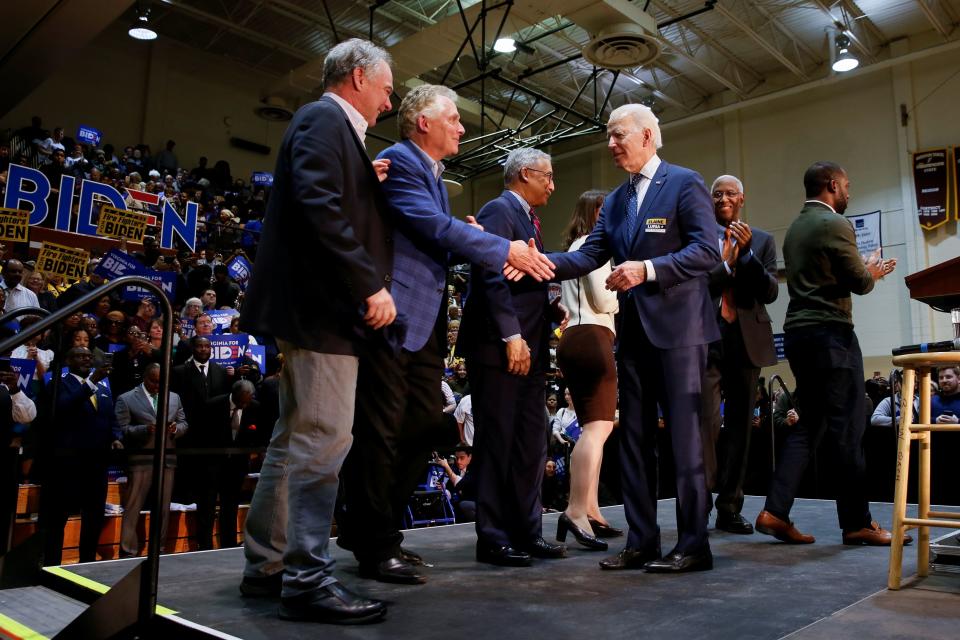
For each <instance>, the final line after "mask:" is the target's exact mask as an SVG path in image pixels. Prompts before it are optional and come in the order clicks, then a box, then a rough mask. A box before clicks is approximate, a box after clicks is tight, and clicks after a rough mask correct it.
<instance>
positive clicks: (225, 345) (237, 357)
mask: <svg viewBox="0 0 960 640" xmlns="http://www.w3.org/2000/svg"><path fill="white" fill-rule="evenodd" d="M249 340H250V336H248V335H247V334H245V333H231V334H229V335H225V336H210V362H216V363H217V364H219V365H221V366H224V367H237V366H240V361H241V360H243V354H244V353H245V352H246V350H247V342H249Z"/></svg>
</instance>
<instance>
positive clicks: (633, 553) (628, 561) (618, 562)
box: [600, 549, 660, 571]
mask: <svg viewBox="0 0 960 640" xmlns="http://www.w3.org/2000/svg"><path fill="white" fill-rule="evenodd" d="M659 557H660V549H656V550H654V551H640V550H638V549H624V550H623V551H621V552H620V553H618V554H617V555H615V556H610V557H609V558H604V559H603V560H601V561H600V568H601V569H605V570H607V571H621V570H623V569H632V570H636V569H643V565H645V564H646V563H647V562H649V561H651V560H656V559H657V558H659Z"/></svg>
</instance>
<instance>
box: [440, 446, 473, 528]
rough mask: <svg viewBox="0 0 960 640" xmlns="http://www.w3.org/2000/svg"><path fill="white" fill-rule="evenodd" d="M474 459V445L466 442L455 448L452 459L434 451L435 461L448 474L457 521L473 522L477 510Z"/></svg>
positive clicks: (448, 485)
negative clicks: (472, 469)
mask: <svg viewBox="0 0 960 640" xmlns="http://www.w3.org/2000/svg"><path fill="white" fill-rule="evenodd" d="M472 459H473V447H471V446H470V445H468V444H467V443H465V442H461V443H460V444H458V445H457V446H456V447H455V448H454V450H453V458H452V460H447V459H446V458H441V457H440V456H439V455H437V452H436V451H434V452H433V462H434V464H438V465H440V466H441V467H442V468H443V471H444V472H445V473H446V474H447V487H448V489H447V492H448V494H449V496H450V499H451V500H452V501H453V511H454V515H456V517H457V522H458V523H459V522H473V521H474V520H475V519H476V512H477V485H476V482H475V478H474V477H473V475H471V474H470V471H469V467H470V461H471V460H472Z"/></svg>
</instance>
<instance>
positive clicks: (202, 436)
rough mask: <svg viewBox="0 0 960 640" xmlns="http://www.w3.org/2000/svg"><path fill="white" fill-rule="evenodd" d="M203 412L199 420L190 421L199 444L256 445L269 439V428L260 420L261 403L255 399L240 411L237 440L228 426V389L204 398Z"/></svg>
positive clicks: (243, 455)
mask: <svg viewBox="0 0 960 640" xmlns="http://www.w3.org/2000/svg"><path fill="white" fill-rule="evenodd" d="M203 416H204V417H203V420H202V421H201V422H200V424H198V425H191V431H193V433H194V435H195V437H196V440H195V444H196V446H198V447H259V446H263V445H266V444H267V442H268V441H269V439H270V432H271V428H268V425H265V424H260V419H259V418H260V404H259V403H258V402H257V401H256V400H254V401H253V402H251V403H250V406H249V407H247V408H246V409H244V410H243V413H241V414H240V429H239V430H238V431H237V439H236V440H234V439H233V433H232V429H231V428H230V394H229V393H226V394H223V395H219V396H216V397H213V398H210V399H209V400H207V402H206V403H205V404H204V407H203ZM271 427H272V425H271ZM264 434H265V435H264ZM237 455H241V454H237ZM242 457H244V458H246V454H242Z"/></svg>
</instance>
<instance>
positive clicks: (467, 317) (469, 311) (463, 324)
mask: <svg viewBox="0 0 960 640" xmlns="http://www.w3.org/2000/svg"><path fill="white" fill-rule="evenodd" d="M477 222H479V223H480V224H481V225H483V228H484V230H486V231H488V232H490V233H493V234H496V235H498V236H500V237H503V238H506V239H507V240H523V241H527V240H529V239H530V238H534V237H536V230H535V229H534V227H533V223H531V222H530V217H529V216H528V215H527V212H526V211H524V209H523V205H521V204H520V201H519V200H517V198H516V197H515V196H514V195H513V194H512V193H510V192H509V191H504V192H503V193H502V194H500V197H498V198H495V199H493V200H491V201H490V202H488V203H487V204H485V205H483V208H482V209H480V212H479V213H478V214H477ZM540 250H541V251H542V250H543V247H540ZM547 289H548V284H547V283H546V282H537V281H535V280H534V279H533V278H523V279H522V280H520V281H518V282H507V280H506V279H505V278H504V277H503V274H502V273H500V272H499V271H488V270H485V269H482V268H480V267H478V266H476V265H475V266H473V268H472V270H471V273H470V292H469V293H468V295H467V302H466V305H465V306H464V309H463V318H462V320H461V321H460V333H459V337H458V338H457V351H458V353H459V354H461V355H464V356H466V357H467V358H471V359H473V360H474V361H476V362H481V363H483V364H486V365H492V366H502V367H503V368H504V369H505V368H506V366H507V354H506V347H505V346H504V342H503V339H504V338H508V337H510V336H513V335H517V334H520V335H521V336H522V337H523V339H524V340H526V341H527V345H528V346H529V347H530V358H531V363H530V373H531V375H532V374H535V373H543V372H544V370H545V369H546V365H547V363H548V361H549V346H548V339H549V329H550V322H549V320H548V318H547V311H548V307H549V305H548V302H549V300H548V297H547Z"/></svg>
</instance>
